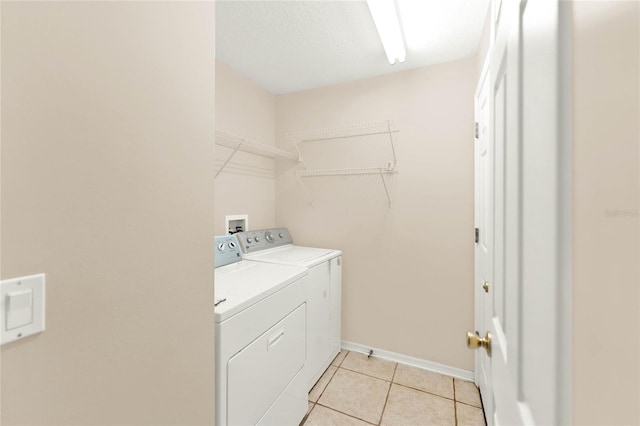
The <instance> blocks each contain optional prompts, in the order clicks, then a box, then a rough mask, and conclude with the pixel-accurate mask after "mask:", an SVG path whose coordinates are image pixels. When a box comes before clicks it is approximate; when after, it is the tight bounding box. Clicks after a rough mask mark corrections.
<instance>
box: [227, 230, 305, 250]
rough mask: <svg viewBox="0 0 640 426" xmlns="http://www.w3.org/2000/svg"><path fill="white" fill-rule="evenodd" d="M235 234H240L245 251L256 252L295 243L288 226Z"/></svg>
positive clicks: (239, 237)
mask: <svg viewBox="0 0 640 426" xmlns="http://www.w3.org/2000/svg"><path fill="white" fill-rule="evenodd" d="M234 235H237V236H238V239H239V241H240V246H241V248H242V252H243V253H255V252H257V251H260V250H266V249H270V248H274V247H279V246H284V245H287V244H293V239H292V238H291V234H290V233H289V230H288V229H287V228H271V229H261V230H259V231H248V232H238V233H237V234H234Z"/></svg>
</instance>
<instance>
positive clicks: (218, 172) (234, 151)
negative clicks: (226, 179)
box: [214, 143, 242, 179]
mask: <svg viewBox="0 0 640 426" xmlns="http://www.w3.org/2000/svg"><path fill="white" fill-rule="evenodd" d="M241 146H242V143H239V144H238V146H236V148H235V149H234V150H233V152H232V153H231V155H230V156H229V157H228V158H227V160H226V161H225V162H224V164H223V165H222V167H220V170H218V171H217V172H216V175H215V176H214V179H215V178H217V177H218V175H219V174H220V172H222V170H223V169H224V168H225V166H226V165H227V164H229V161H231V157H233V156H234V155H235V154H236V152H238V150H239V149H240V147H241Z"/></svg>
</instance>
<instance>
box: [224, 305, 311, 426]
mask: <svg viewBox="0 0 640 426" xmlns="http://www.w3.org/2000/svg"><path fill="white" fill-rule="evenodd" d="M305 307H306V304H302V305H300V306H299V307H298V308H297V309H295V310H294V311H293V312H291V313H290V314H289V315H287V316H286V317H285V318H284V319H282V320H281V321H280V322H278V323H277V324H276V325H274V326H273V327H271V328H270V329H269V330H268V331H266V332H265V333H264V334H263V335H261V336H260V337H258V338H257V339H256V340H254V341H253V342H252V343H251V344H249V345H248V346H247V347H245V348H244V349H242V350H241V351H240V352H238V354H237V355H235V356H234V357H233V358H231V359H230V360H229V363H228V364H227V371H228V376H227V387H228V394H227V395H228V397H227V423H228V424H230V425H255V424H256V423H257V422H258V421H259V420H260V418H261V417H262V416H263V415H264V414H265V412H266V411H267V409H268V408H269V407H270V406H271V404H273V403H274V401H275V400H276V399H277V398H278V396H279V395H280V394H281V393H282V392H283V391H284V390H285V388H286V387H287V385H288V384H289V382H290V381H291V380H292V379H293V378H294V377H295V375H296V374H297V373H298V372H299V371H300V370H301V369H302V367H303V366H304V363H305V340H306V330H305V329H306V321H305V317H306V310H305Z"/></svg>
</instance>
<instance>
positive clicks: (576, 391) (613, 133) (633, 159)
mask: <svg viewBox="0 0 640 426" xmlns="http://www.w3.org/2000/svg"><path fill="white" fill-rule="evenodd" d="M639 20H640V11H639V4H638V3H637V2H627V1H620V2H614V1H612V2H604V1H590V2H574V3H573V26H574V28H573V30H574V33H573V34H574V37H573V43H574V56H573V66H574V70H573V133H574V151H573V154H574V159H573V160H574V162H573V167H574V178H573V185H574V196H573V208H574V212H573V219H574V231H573V232H574V247H573V256H574V269H573V274H574V279H573V281H574V282H573V331H574V337H573V401H574V403H573V422H574V423H575V424H581V425H582V424H594V425H602V424H638V423H640V415H639V410H640V346H639V337H640V316H639V307H640V300H639V296H640V295H639V291H638V290H639V287H640V274H639V271H638V265H639V259H640V251H639V244H638V241H639V239H638V236H639V231H640V229H639V226H638V222H639V217H638V208H639V187H640V185H639V179H640V176H639V172H638V169H639V167H638V164H639V149H638V144H639V143H640V130H639V122H640V107H639V99H640V85H639V84H638V80H639V79H640V66H639V64H640V44H639V39H640V33H639V31H638V23H639Z"/></svg>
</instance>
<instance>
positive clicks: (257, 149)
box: [215, 130, 299, 177]
mask: <svg viewBox="0 0 640 426" xmlns="http://www.w3.org/2000/svg"><path fill="white" fill-rule="evenodd" d="M215 142H216V145H219V146H224V147H226V148H229V149H231V150H232V152H231V154H230V155H229V157H227V159H226V160H224V163H223V164H222V166H221V167H220V168H219V169H218V171H217V172H216V177H218V175H219V174H220V173H221V172H222V170H223V169H224V168H225V167H226V166H227V164H229V161H230V160H231V158H233V156H234V155H235V154H236V152H238V151H241V152H246V153H249V154H253V155H259V156H261V157H266V158H270V159H274V160H282V159H284V160H294V161H296V162H297V161H299V156H298V154H294V153H292V152H289V151H285V150H283V149H278V148H276V147H273V146H270V145H266V144H263V143H260V142H256V141H253V140H251V139H247V138H243V137H241V136H238V135H234V134H233V133H229V132H225V131H223V130H216V132H215Z"/></svg>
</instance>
